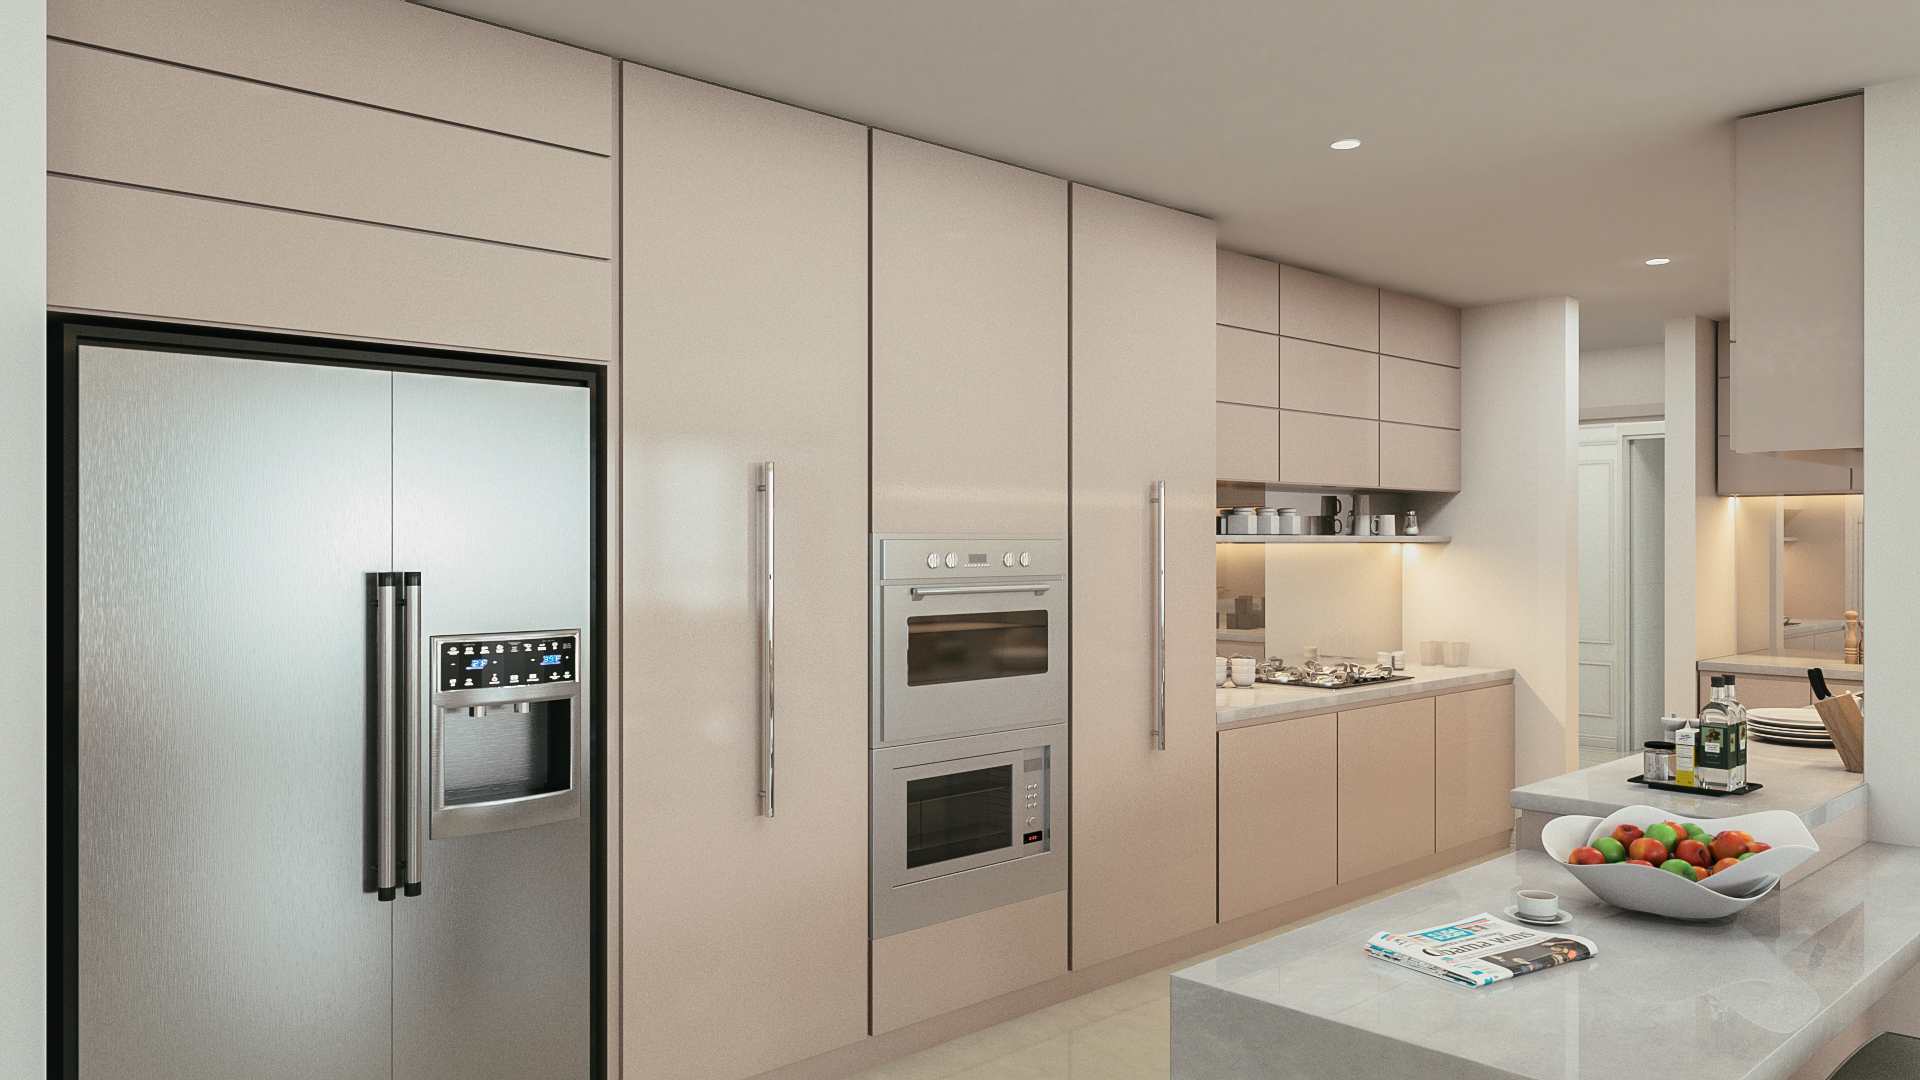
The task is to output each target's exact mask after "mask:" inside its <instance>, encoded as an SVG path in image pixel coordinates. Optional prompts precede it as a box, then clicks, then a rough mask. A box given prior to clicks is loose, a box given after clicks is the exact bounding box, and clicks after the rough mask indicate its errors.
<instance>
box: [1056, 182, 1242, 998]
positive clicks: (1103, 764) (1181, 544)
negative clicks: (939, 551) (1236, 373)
mask: <svg viewBox="0 0 1920 1080" xmlns="http://www.w3.org/2000/svg"><path fill="white" fill-rule="evenodd" d="M1213 243H1214V231H1213V222H1211V221H1208V220H1207V219H1205V218H1201V217H1196V216H1194V215H1192V214H1186V213H1181V212H1180V211H1177V210H1169V209H1167V208H1165V207H1161V206H1155V205H1153V204H1151V203H1145V202H1140V201H1139V200H1136V199H1130V198H1127V197H1125V196H1122V195H1115V194H1113V193H1111V192H1107V191H1101V190H1099V189H1097V188H1089V187H1083V186H1079V185H1075V187H1074V189H1073V461H1074V469H1073V488H1072V500H1073V502H1072V505H1073V535H1072V538H1071V551H1072V559H1073V627H1074V632H1073V674H1074V678H1073V720H1072V723H1073V755H1072V770H1073V783H1072V791H1073V865H1072V890H1071V894H1072V900H1073V923H1072V926H1073V937H1072V956H1073V966H1074V967H1075V968H1086V967H1090V966H1092V965H1094V964H1098V963H1100V962H1102V961H1104V960H1111V959H1113V958H1114V957H1117V956H1124V955H1126V954H1128V953H1132V952H1137V951H1138V950H1140V949H1144V948H1147V947H1148V946H1152V945H1157V944H1160V943H1161V942H1165V941H1170V940H1172V939H1174V938H1176V937H1179V936H1181V935H1183V934H1188V933H1192V932H1194V931H1196V930H1201V929H1204V928H1206V927H1208V926H1211V925H1212V924H1213V921H1214V913H1215V912H1214V906H1215V895H1214V821H1215V804H1214V781H1215V771H1214V735H1215V722H1214V704H1213V701H1214V690H1213V685H1212V683H1211V681H1210V680H1209V678H1208V673H1209V672H1210V671H1211V670H1212V668H1211V666H1210V664H1211V659H1210V658H1211V657H1212V656H1213V650H1214V641H1213V634H1214V605H1213V595H1214V574H1215V567H1214V541H1213V537H1212V535H1211V533H1212V529H1211V528H1209V525H1208V523H1209V522H1210V521H1211V519H1212V518H1213V513H1214V479H1215V477H1214V437H1213V418H1214V410H1215V409H1216V408H1228V407H1230V406H1216V405H1215V403H1214V401H1213V400H1212V398H1211V397H1210V395H1209V394H1208V393H1207V388H1208V377H1207V376H1208V373H1209V372H1210V371H1212V370H1213V366H1214V348H1215V334H1214V325H1213V305H1214V265H1215V264H1214V255H1213V250H1214V249H1213ZM1242 407H1243V406H1242ZM1262 411H1265V410H1262ZM1158 482H1164V483H1165V485H1166V489H1165V490H1166V502H1165V505H1164V507H1161V506H1156V505H1155V504H1154V503H1153V502H1152V501H1151V500H1152V498H1153V495H1154V491H1155V487H1154V485H1155V484H1156V483H1158ZM1162 511H1164V514H1165V519H1164V521H1165V525H1164V528H1165V537H1166V569H1165V573H1166V580H1165V604H1166V608H1165V614H1164V620H1165V626H1166V631H1165V657H1164V667H1163V666H1162V663H1163V662H1162V659H1161V658H1160V657H1159V656H1157V655H1156V650H1155V648H1154V635H1155V626H1156V624H1157V623H1158V622H1159V621H1160V619H1161V615H1160V612H1159V611H1158V610H1157V602H1156V596H1157V592H1158V573H1157V567H1156V562H1157V555H1156V550H1155V544H1156V539H1157V536H1158V534H1159V531H1160V528H1161V525H1160V520H1161V519H1160V514H1161V512H1162ZM1163 673H1164V678H1165V694H1166V718H1165V725H1166V729H1165V737H1164V739H1160V738H1156V737H1155V735H1154V729H1155V726H1156V723H1157V722H1158V721H1157V719H1156V713H1157V694H1156V684H1157V683H1158V682H1159V680H1160V678H1161V677H1162V674H1163ZM1142 852H1152V857H1151V858H1146V859H1143V858H1141V853H1142Z"/></svg>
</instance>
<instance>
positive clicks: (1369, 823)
mask: <svg viewBox="0 0 1920 1080" xmlns="http://www.w3.org/2000/svg"><path fill="white" fill-rule="evenodd" d="M1339 717H1340V728H1339V731H1340V736H1339V737H1340V781H1339V788H1340V798H1339V807H1340V810H1339V813H1340V828H1339V837H1340V881H1341V882H1342V883H1343V884H1344V883H1346V882H1349V881H1354V880H1356V879H1359V878H1363V877H1366V876H1367V875H1369V874H1376V873H1379V872H1380V871H1382V870H1391V869H1392V868H1394V867H1396V866H1399V865H1401V864H1402V863H1408V862H1412V861H1413V860H1415V859H1418V858H1421V857H1423V856H1427V855H1431V854H1433V853H1434V850H1435V848H1434V846H1433V844H1434V699H1433V698H1418V699H1415V700H1413V701H1395V702H1390V703H1388V704H1385V705H1375V706H1372V707H1370V708H1364V709H1350V710H1346V711H1343V712H1341V713H1340V714H1339Z"/></svg>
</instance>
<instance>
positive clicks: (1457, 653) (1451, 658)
mask: <svg viewBox="0 0 1920 1080" xmlns="http://www.w3.org/2000/svg"><path fill="white" fill-rule="evenodd" d="M1447 666H1448V667H1466V666H1467V643H1466V642H1464V641H1449V642H1447Z"/></svg>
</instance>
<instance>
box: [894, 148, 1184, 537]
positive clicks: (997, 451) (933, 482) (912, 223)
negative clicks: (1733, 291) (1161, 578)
mask: <svg viewBox="0 0 1920 1080" xmlns="http://www.w3.org/2000/svg"><path fill="white" fill-rule="evenodd" d="M872 207H873V212H872V221H873V244H872V248H873V257H872V287H873V300H872V304H873V312H872V315H873V317H872V328H873V329H872V350H873V365H872V370H873V376H872V380H873V389H872V393H873V402H872V405H873V407H872V417H873V467H872V483H873V494H872V498H873V531H874V532H878V533H947V534H960V533H1026V534H1038V535H1053V536H1064V535H1066V532H1067V183H1066V181H1064V180H1059V179H1056V178H1054V177H1051V176H1044V175H1042V174H1040V173H1036V172H1029V171H1027V170H1025V169H1018V168H1015V167H1013V166H1011V165H1005V164H1002V163H1000V162H997V161H989V160H988V159H986V158H982V157H975V156H973V155H971V154H963V153H961V152H959V151H957V150H949V149H947V148H945V147H941V146H935V145H933V144H932V143H925V142H920V141H918V140H915V139H909V138H905V137H904V136H900V135H894V134H892V133H890V132H885V131H878V130H876V131H874V132H873V200H872ZM1206 381H1207V380H1206V379H1205V377H1204V375H1203V376H1202V385H1205V383H1206Z"/></svg>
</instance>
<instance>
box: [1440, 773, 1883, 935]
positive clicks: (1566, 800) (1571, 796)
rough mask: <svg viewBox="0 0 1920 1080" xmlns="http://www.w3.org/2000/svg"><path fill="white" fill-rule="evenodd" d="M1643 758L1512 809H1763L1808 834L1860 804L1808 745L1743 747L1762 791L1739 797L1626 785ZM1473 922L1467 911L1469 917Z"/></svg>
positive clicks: (1858, 795) (1533, 791)
mask: <svg viewBox="0 0 1920 1080" xmlns="http://www.w3.org/2000/svg"><path fill="white" fill-rule="evenodd" d="M1641 763H1642V758H1641V756H1640V755H1639V754H1632V755H1630V756H1628V757H1624V758H1621V759H1619V760H1617V761H1609V762H1607V763H1606V764H1604V765H1595V766H1593V767H1592V768H1590V769H1581V770H1580V771H1579V772H1571V773H1566V774H1563V775H1561V776H1556V777H1553V778H1551V779H1548V780H1542V781H1539V782H1538V783H1533V784H1528V785H1527V786H1526V787H1518V788H1514V789H1513V797H1512V799H1511V803H1512V805H1513V806H1514V807H1515V808H1516V809H1520V810H1536V811H1539V812H1541V813H1545V814H1555V815H1559V814H1593V815H1596V816H1599V817H1606V816H1608V815H1609V814H1612V813H1613V812H1614V811H1615V810H1618V809H1620V808H1621V807H1623V806H1636V805H1644V806H1652V807H1656V808H1658V809H1661V810H1671V811H1673V812H1674V813H1676V814H1680V815H1684V816H1686V817H1690V818H1721V817H1735V816H1737V815H1740V814H1753V813H1758V812H1759V811H1761V810H1791V811H1793V812H1794V813H1796V814H1798V815H1800V820H1801V821H1803V822H1805V823H1806V825H1807V828H1809V829H1817V828H1819V827H1820V826H1822V825H1825V824H1826V823H1827V822H1829V821H1832V820H1833V819H1834V818H1837V817H1839V816H1840V815H1841V814H1844V813H1846V812H1847V811H1849V810H1852V809H1854V808H1856V807H1859V806H1864V805H1866V802H1867V785H1866V779H1865V778H1864V777H1863V776H1861V775H1860V774H1859V773H1850V772H1848V771H1847V770H1846V768H1845V767H1844V766H1842V765H1841V763H1840V755H1839V754H1838V753H1837V752H1835V751H1833V750H1822V749H1815V748H1813V747H1806V746H1777V745H1775V744H1773V743H1763V742H1760V741H1758V740H1753V739H1750V740H1748V741H1747V778H1748V779H1749V780H1757V781H1759V782H1760V785H1761V787H1760V790H1759V791H1753V792H1748V793H1747V794H1745V795H1722V796H1719V797H1717V798H1716V797H1714V796H1711V795H1683V794H1681V793H1679V792H1677V791H1661V790H1659V789H1657V788H1650V787H1648V786H1646V785H1645V784H1629V783H1627V777H1629V776H1639V775H1640V771H1641ZM1467 914H1469V915H1471V914H1473V912H1471V911H1469V912H1467Z"/></svg>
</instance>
